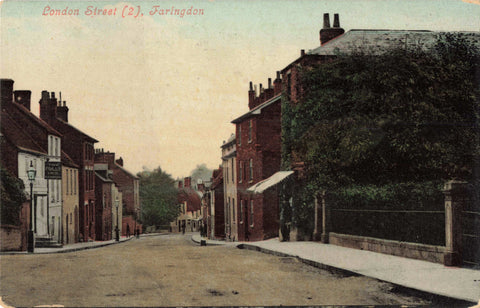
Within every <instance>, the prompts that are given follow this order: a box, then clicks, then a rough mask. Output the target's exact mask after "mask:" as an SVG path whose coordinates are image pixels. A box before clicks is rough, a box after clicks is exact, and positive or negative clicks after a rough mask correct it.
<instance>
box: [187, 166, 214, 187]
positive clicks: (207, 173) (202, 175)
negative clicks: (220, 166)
mask: <svg viewBox="0 0 480 308" xmlns="http://www.w3.org/2000/svg"><path fill="white" fill-rule="evenodd" d="M212 173H213V170H212V169H208V168H207V165H206V164H201V165H197V167H196V168H195V169H193V170H192V173H191V175H190V177H191V178H192V185H195V184H197V182H198V180H202V182H206V181H210V179H211V178H212Z"/></svg>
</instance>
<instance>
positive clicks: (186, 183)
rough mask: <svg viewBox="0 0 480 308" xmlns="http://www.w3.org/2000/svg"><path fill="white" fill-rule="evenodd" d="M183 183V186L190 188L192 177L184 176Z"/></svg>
mask: <svg viewBox="0 0 480 308" xmlns="http://www.w3.org/2000/svg"><path fill="white" fill-rule="evenodd" d="M184 185H185V188H191V187H192V178H191V177H186V178H185V179H184Z"/></svg>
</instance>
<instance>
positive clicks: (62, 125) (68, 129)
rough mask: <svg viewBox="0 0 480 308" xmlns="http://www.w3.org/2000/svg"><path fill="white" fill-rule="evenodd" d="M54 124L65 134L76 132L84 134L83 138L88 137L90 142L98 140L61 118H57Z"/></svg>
mask: <svg viewBox="0 0 480 308" xmlns="http://www.w3.org/2000/svg"><path fill="white" fill-rule="evenodd" d="M54 125H55V127H56V128H57V129H58V130H60V131H61V132H63V133H64V134H66V133H74V134H78V135H80V136H82V137H83V138H85V139H87V140H88V141H89V142H92V143H95V142H98V140H96V139H95V138H92V137H90V136H89V135H87V134H85V133H84V132H82V131H81V130H79V129H78V128H76V127H75V126H73V125H71V124H70V123H67V122H65V121H63V120H61V119H58V118H57V119H56V121H55V124H54Z"/></svg>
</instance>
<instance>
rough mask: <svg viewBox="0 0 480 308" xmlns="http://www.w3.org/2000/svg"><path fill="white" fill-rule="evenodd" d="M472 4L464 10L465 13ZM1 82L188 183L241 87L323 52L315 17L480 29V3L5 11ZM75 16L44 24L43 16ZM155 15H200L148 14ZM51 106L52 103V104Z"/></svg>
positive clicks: (220, 136) (237, 105)
mask: <svg viewBox="0 0 480 308" xmlns="http://www.w3.org/2000/svg"><path fill="white" fill-rule="evenodd" d="M469 2H471V3H469ZM1 5H2V6H1V25H0V29H1V33H0V35H1V42H2V44H1V48H2V50H1V58H0V68H1V70H0V71H1V77H2V78H12V79H14V80H15V89H17V90H23V89H29V90H32V92H33V93H32V110H33V112H34V113H36V114H38V100H39V97H40V93H41V91H42V90H48V91H54V92H57V93H58V92H59V91H61V92H62V99H64V100H66V101H67V105H68V106H69V108H70V113H69V119H70V122H71V123H72V124H73V125H75V126H77V127H78V128H80V129H82V130H83V131H84V132H86V133H88V134H90V135H92V136H93V137H95V138H96V139H98V140H99V141H100V143H99V144H98V145H97V147H102V148H105V150H110V151H115V152H117V154H118V155H119V156H123V158H124V161H125V166H126V167H127V168H128V169H130V170H131V171H132V172H137V171H140V170H141V168H142V166H147V167H150V168H155V167H157V166H159V165H160V166H161V167H162V169H164V170H166V171H167V172H169V173H171V174H172V175H173V176H175V177H177V176H187V175H188V174H189V173H190V171H191V170H192V169H194V168H195V166H196V165H197V164H200V163H206V164H207V165H208V167H210V168H216V167H218V165H219V164H220V163H221V160H220V156H221V153H220V145H221V144H222V141H223V140H225V139H227V138H228V137H229V135H230V134H231V133H232V132H233V131H234V127H233V124H230V121H231V120H232V119H233V118H236V117H238V116H239V115H241V114H243V113H244V112H246V111H247V109H248V107H247V90H248V82H249V81H253V82H254V83H255V84H258V83H263V84H266V83H267V78H269V77H275V71H277V70H280V69H282V68H284V67H285V66H286V65H288V64H289V63H290V62H291V61H293V60H295V59H296V58H297V57H298V56H299V54H300V49H306V50H308V49H313V48H315V47H317V46H318V45H319V37H318V32H319V30H320V28H321V26H322V22H323V13H330V15H331V17H332V18H333V14H334V13H339V14H340V23H341V26H342V27H343V28H344V29H345V30H350V29H412V30H439V31H479V30H480V0H465V1H461V0H429V1H425V0H424V1H420V0H416V1H405V0H401V1H388V0H379V1H362V0H357V1H341V0H336V1H326V0H325V1H322V0H317V1H293V0H276V1H273V0H272V1H261V0H257V1H253V0H252V1H248V0H247V1H245V0H243V1H240V0H238V1H233V0H231V1H227V0H225V1H155V2H137V1H129V2H113V1H97V2H94V1H90V2H82V1H68V2H63V1H9V0H7V1H3V2H2V3H1ZM47 5H48V6H50V7H52V8H58V9H63V8H65V7H67V6H68V7H69V8H78V9H79V10H80V16H76V17H72V16H70V17H64V16H42V12H43V10H44V8H45V7H46V6H47ZM89 5H93V6H97V7H100V8H104V7H105V8H115V7H116V8H117V10H118V11H120V10H121V9H122V8H123V7H124V6H125V5H132V6H135V7H136V6H140V7H141V11H142V12H143V13H144V16H143V17H142V18H137V19H133V18H122V17H121V16H96V17H89V16H84V14H83V13H84V11H85V10H86V8H87V6H89ZM152 5H160V6H161V7H162V8H165V9H166V8H171V7H172V6H174V7H176V8H179V9H181V8H186V9H188V8H190V7H191V6H193V7H194V8H199V9H200V8H201V9H203V10H204V12H205V15H203V16H184V17H183V18H180V17H179V16H149V14H148V12H149V11H150V10H151V7H152ZM57 96H58V94H57Z"/></svg>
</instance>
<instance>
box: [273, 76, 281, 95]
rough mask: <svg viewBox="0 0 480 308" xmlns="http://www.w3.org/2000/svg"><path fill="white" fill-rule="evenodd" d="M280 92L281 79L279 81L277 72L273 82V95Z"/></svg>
mask: <svg viewBox="0 0 480 308" xmlns="http://www.w3.org/2000/svg"><path fill="white" fill-rule="evenodd" d="M281 92H282V79H280V72H279V71H277V78H275V80H274V81H273V95H274V96H275V95H277V94H280V93H281Z"/></svg>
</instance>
